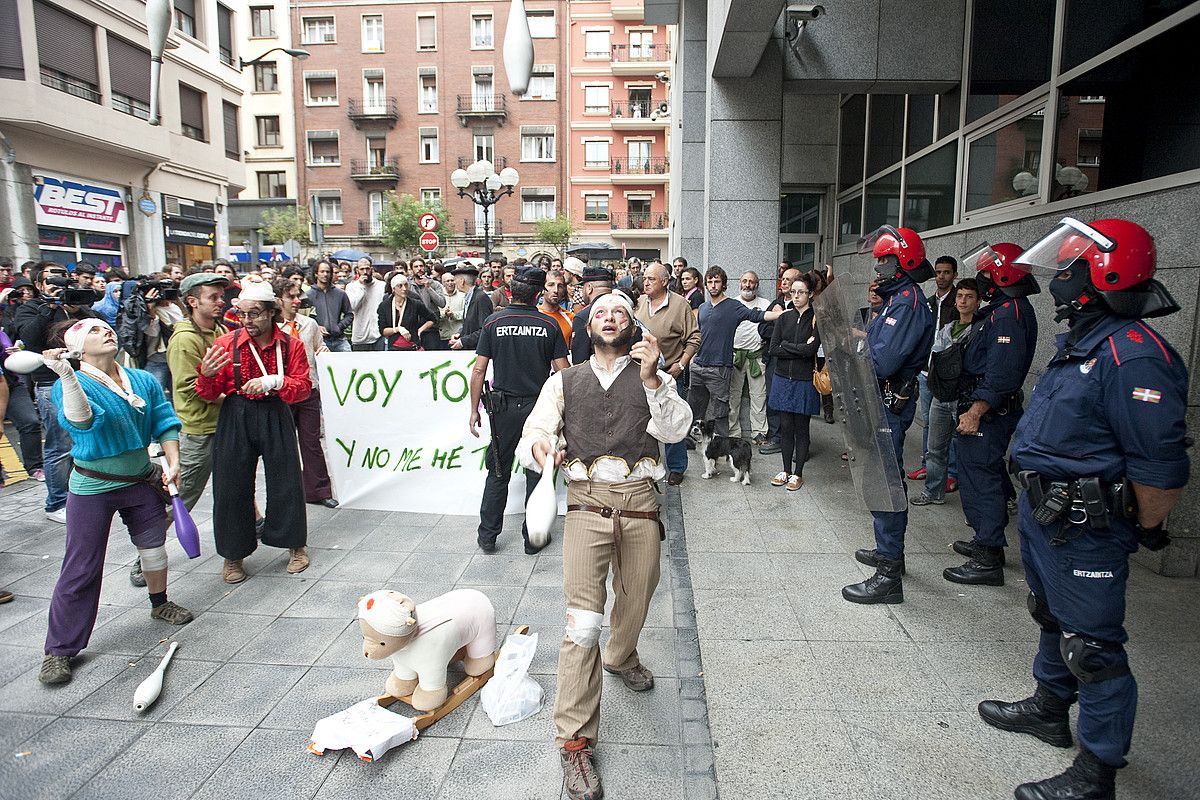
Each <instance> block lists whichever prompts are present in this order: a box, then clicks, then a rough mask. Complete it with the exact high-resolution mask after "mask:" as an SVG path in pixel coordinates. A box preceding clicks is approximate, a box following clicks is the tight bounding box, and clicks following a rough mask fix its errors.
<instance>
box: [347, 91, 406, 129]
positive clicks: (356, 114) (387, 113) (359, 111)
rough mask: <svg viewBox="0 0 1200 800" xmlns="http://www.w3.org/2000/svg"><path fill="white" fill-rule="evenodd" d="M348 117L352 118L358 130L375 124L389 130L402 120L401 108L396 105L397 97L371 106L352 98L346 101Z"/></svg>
mask: <svg viewBox="0 0 1200 800" xmlns="http://www.w3.org/2000/svg"><path fill="white" fill-rule="evenodd" d="M346 116H347V117H349V118H350V121H351V122H353V123H354V127H356V128H361V127H362V126H363V125H372V124H375V123H382V124H384V125H387V126H388V127H389V128H394V127H396V121H397V120H398V119H400V106H399V105H398V104H397V103H396V98H395V97H389V98H387V99H386V100H384V102H382V103H372V104H370V105H367V104H365V103H360V102H359V101H358V100H355V99H354V98H353V97H352V98H350V99H349V100H347V101H346Z"/></svg>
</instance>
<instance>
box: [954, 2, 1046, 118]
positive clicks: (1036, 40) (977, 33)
mask: <svg viewBox="0 0 1200 800" xmlns="http://www.w3.org/2000/svg"><path fill="white" fill-rule="evenodd" d="M1054 5H1055V0H1022V2H1018V3H1014V2H1013V1H1012V0H975V4H974V6H973V12H972V14H973V16H972V22H971V66H970V70H971V74H970V83H969V89H968V92H967V122H973V121H974V120H977V119H979V118H980V117H983V116H984V115H986V114H989V113H991V112H992V111H995V110H996V109H998V108H1001V107H1003V106H1004V105H1006V104H1007V103H1009V102H1011V101H1013V100H1015V99H1017V98H1018V97H1020V96H1021V95H1024V94H1026V93H1028V92H1031V91H1033V90H1034V89H1036V88H1037V87H1039V86H1042V85H1043V84H1045V83H1047V82H1048V81H1049V80H1050V60H1051V58H1050V56H1051V51H1052V50H1053V39H1054ZM1017 43H1019V45H1018V46H1014V45H1016V44H1017Z"/></svg>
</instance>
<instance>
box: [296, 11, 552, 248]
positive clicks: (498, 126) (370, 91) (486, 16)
mask: <svg viewBox="0 0 1200 800" xmlns="http://www.w3.org/2000/svg"><path fill="white" fill-rule="evenodd" d="M567 7H568V4H567V3H566V2H565V1H564V0H529V2H527V3H526V10H527V13H528V17H529V23H530V31H531V33H532V35H533V42H534V60H535V67H534V74H533V79H532V80H531V82H530V88H529V92H528V93H527V94H526V95H524V96H523V97H521V98H518V97H516V96H514V95H513V94H512V93H511V92H510V91H509V90H508V79H507V76H506V74H505V70H504V63H503V61H504V59H503V52H502V50H503V40H504V31H505V27H506V25H507V21H508V10H509V4H508V3H506V2H494V3H489V2H472V3H463V2H423V3H414V2H393V3H378V4H371V5H355V6H346V5H330V4H323V3H319V2H303V1H302V2H299V3H297V4H294V5H293V7H292V12H291V14H292V20H291V21H292V41H293V42H294V43H295V46H296V47H300V48H303V49H305V50H307V51H308V52H309V53H310V54H311V55H310V57H309V58H307V59H306V60H304V61H296V62H294V63H293V65H292V69H293V74H294V79H295V84H294V99H295V109H296V110H295V117H296V149H297V159H298V161H299V162H300V163H299V169H298V175H299V192H300V196H301V197H303V198H306V199H307V200H309V201H310V202H312V200H311V199H312V198H315V203H316V207H317V208H318V210H319V216H320V219H321V221H322V224H323V226H324V228H323V230H324V238H325V242H326V247H327V248H329V249H335V248H337V247H343V246H356V247H361V248H363V249H365V250H367V251H368V252H372V253H378V254H387V249H386V248H384V247H383V244H382V242H381V241H380V239H379V232H380V229H381V224H380V221H381V215H382V211H383V207H384V203H385V198H386V194H387V192H389V191H395V192H396V193H398V194H411V195H413V196H415V197H419V198H421V199H423V200H425V201H427V202H440V203H442V205H444V206H445V207H446V208H447V209H448V210H449V212H450V215H451V219H452V223H451V225H450V229H449V230H442V231H439V234H440V235H441V236H442V238H443V240H446V244H447V249H450V250H454V249H462V248H468V249H478V250H482V249H483V224H482V223H483V216H482V210H481V209H479V208H478V207H476V206H475V205H474V204H473V203H471V201H470V200H469V199H464V198H459V197H458V195H457V191H456V190H454V189H453V188H452V187H451V185H450V173H451V172H453V171H454V170H456V169H458V168H460V167H466V166H467V165H469V164H471V163H472V162H474V161H475V160H476V159H487V160H489V161H491V162H492V163H493V164H494V165H495V166H496V169H497V171H499V170H500V169H501V168H503V167H505V166H508V167H513V168H515V169H517V170H518V172H519V173H520V183H519V185H518V186H517V187H516V189H515V192H514V194H513V196H511V197H505V198H503V199H502V200H500V202H499V203H498V204H497V205H496V206H494V208H493V209H492V212H491V213H492V214H493V217H492V218H491V220H490V222H491V233H492V240H493V250H494V251H497V250H498V251H500V252H503V253H505V254H506V255H508V256H510V257H512V256H518V255H526V256H530V255H534V254H535V253H537V252H544V251H545V247H544V246H542V245H538V244H536V243H535V242H534V241H533V231H534V223H535V222H536V221H537V220H539V219H542V218H544V217H553V216H554V215H555V214H556V213H557V212H558V211H559V209H561V208H565V207H566V206H565V201H564V199H563V198H564V194H565V191H566V180H565V176H566V171H565V163H564V158H565V156H564V152H563V150H564V148H563V147H561V146H560V142H559V138H560V137H561V136H562V135H563V133H564V132H565V131H566V129H567V115H566V108H567V104H566V103H564V102H562V99H563V98H562V95H563V94H565V89H564V88H563V76H562V74H561V73H562V69H561V65H562V64H565V63H566V54H567V47H568V38H569V37H568V31H569V28H568V24H567V22H568V21H567Z"/></svg>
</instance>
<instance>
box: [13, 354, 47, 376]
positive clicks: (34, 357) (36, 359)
mask: <svg viewBox="0 0 1200 800" xmlns="http://www.w3.org/2000/svg"><path fill="white" fill-rule="evenodd" d="M44 366H46V361H45V359H43V358H42V354H41V353H35V352H33V351H32V350H14V351H13V352H11V353H9V354H8V358H6V359H5V360H4V369H5V370H6V371H7V372H15V373H17V374H18V375H28V374H29V373H31V372H33V371H34V370H35V369H38V368H39V367H44Z"/></svg>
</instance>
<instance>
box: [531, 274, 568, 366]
mask: <svg viewBox="0 0 1200 800" xmlns="http://www.w3.org/2000/svg"><path fill="white" fill-rule="evenodd" d="M566 299H567V280H566V276H565V275H563V273H562V272H561V271H559V272H554V271H552V272H548V273H546V289H545V291H543V292H542V301H541V303H539V304H538V311H540V312H542V313H543V314H545V315H546V316H547V317H550V319H552V320H554V321H555V322H556V323H557V324H558V327H559V329H560V330H561V331H562V335H563V340H564V341H565V342H566V344H567V347H568V348H570V346H571V323H572V320H574V318H575V315H574V314H572V313H571V312H570V311H566V310H564V309H563V307H562V304H563V302H564V301H565V300H566Z"/></svg>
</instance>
